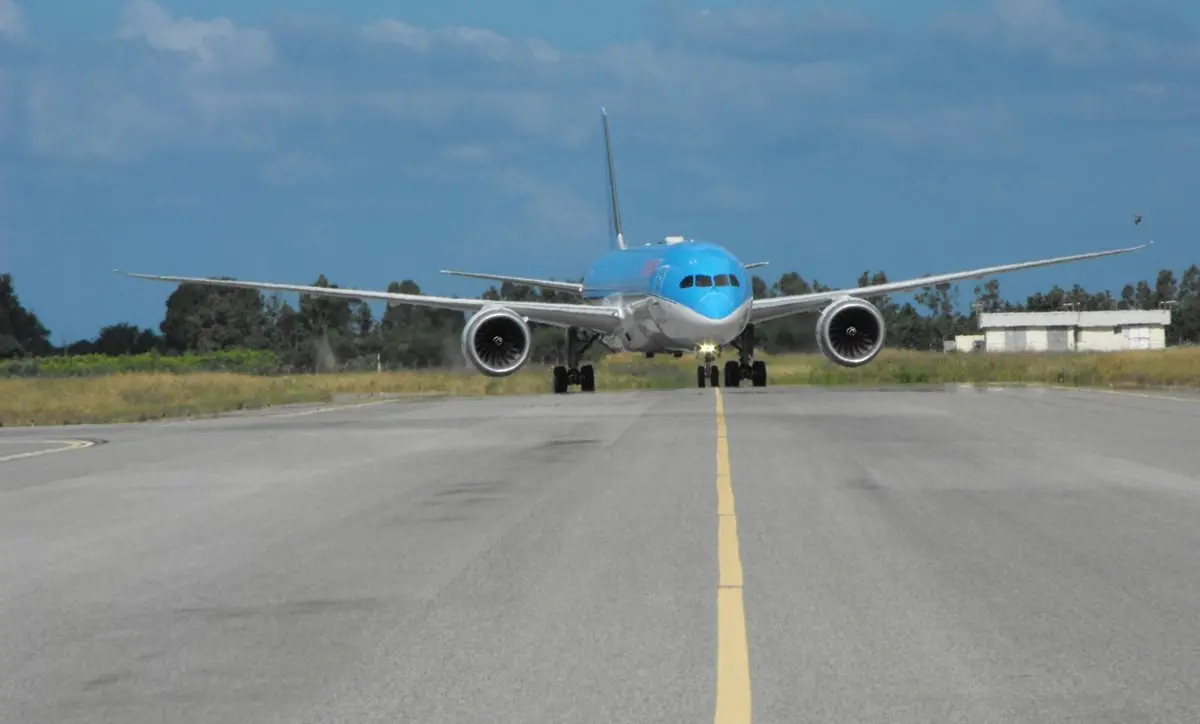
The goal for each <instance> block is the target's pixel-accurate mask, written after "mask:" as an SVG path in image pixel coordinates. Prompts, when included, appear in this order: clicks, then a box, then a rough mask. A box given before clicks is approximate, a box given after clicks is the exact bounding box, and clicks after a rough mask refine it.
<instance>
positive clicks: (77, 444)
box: [0, 438, 96, 463]
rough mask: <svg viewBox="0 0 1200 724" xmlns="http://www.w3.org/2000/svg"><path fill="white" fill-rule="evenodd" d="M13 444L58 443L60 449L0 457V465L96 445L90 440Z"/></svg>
mask: <svg viewBox="0 0 1200 724" xmlns="http://www.w3.org/2000/svg"><path fill="white" fill-rule="evenodd" d="M13 441H14V442H22V443H30V444H38V443H58V444H61V445H62V447H52V448H47V449H45V450H31V451H30V452H23V453H14V454H12V455H0V463H7V462H9V461H11V460H23V459H25V458H34V457H37V456H39V455H52V454H54V453H61V452H67V451H70V450H82V449H84V448H86V447H92V446H93V445H95V444H96V443H95V442H94V441H92V440H20V439H19V438H16V439H14V440H13Z"/></svg>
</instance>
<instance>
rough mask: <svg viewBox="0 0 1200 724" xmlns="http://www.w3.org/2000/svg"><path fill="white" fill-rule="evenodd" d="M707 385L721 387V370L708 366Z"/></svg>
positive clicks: (714, 366)
mask: <svg viewBox="0 0 1200 724" xmlns="http://www.w3.org/2000/svg"><path fill="white" fill-rule="evenodd" d="M708 384H710V385H711V386H713V387H720V386H721V370H720V369H718V368H717V366H716V365H710V366H709V368H708Z"/></svg>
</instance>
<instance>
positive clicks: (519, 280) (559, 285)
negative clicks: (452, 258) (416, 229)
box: [442, 269, 583, 294]
mask: <svg viewBox="0 0 1200 724" xmlns="http://www.w3.org/2000/svg"><path fill="white" fill-rule="evenodd" d="M442 273H443V274H450V275H452V276H457V277H472V278H474V279H491V280H494V281H499V282H512V283H513V284H523V285H525V286H527V287H541V288H542V289H554V290H555V291H560V292H574V293H575V294H579V293H581V292H582V291H583V285H582V284H578V283H576V282H559V281H554V280H553V279H533V278H531V277H514V276H507V275H504V274H482V273H480V272H465V271H453V270H451V269H443V270H442Z"/></svg>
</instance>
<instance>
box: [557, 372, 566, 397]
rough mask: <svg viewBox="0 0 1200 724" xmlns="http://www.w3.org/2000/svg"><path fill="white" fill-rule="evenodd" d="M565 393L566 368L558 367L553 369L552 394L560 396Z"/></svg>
mask: <svg viewBox="0 0 1200 724" xmlns="http://www.w3.org/2000/svg"><path fill="white" fill-rule="evenodd" d="M566 391H567V368H566V367H564V366H563V365H558V366H557V367H555V368H554V394H556V395H561V394H564V393H565V392H566Z"/></svg>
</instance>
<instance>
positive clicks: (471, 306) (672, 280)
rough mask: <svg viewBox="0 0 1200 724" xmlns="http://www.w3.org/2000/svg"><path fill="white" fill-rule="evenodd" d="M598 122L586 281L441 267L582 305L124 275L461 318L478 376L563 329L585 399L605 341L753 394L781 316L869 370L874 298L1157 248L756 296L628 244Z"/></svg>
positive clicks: (714, 255) (878, 323)
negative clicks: (600, 250)
mask: <svg viewBox="0 0 1200 724" xmlns="http://www.w3.org/2000/svg"><path fill="white" fill-rule="evenodd" d="M600 113H601V124H602V128H603V132H604V147H605V155H606V156H607V160H608V193H609V200H608V206H609V209H608V213H609V222H610V224H611V227H612V228H611V229H610V231H613V232H615V238H613V239H610V242H611V245H612V248H611V249H610V250H609V251H608V252H606V253H605V254H603V255H602V256H600V257H599V258H598V259H596V261H595V262H594V263H593V264H592V265H591V267H590V268H589V269H588V270H587V272H586V274H585V275H584V277H583V281H582V283H574V282H566V281H555V280H548V279H535V278H529V277H522V276H509V275H504V274H485V273H479V272H466V271H454V270H442V273H444V274H452V275H457V276H465V277H473V278H479V279H490V280H495V281H500V282H506V281H507V282H512V283H514V284H522V285H529V286H536V287H540V288H542V289H553V290H556V291H560V292H568V293H571V294H574V295H576V296H577V297H578V298H579V301H578V302H570V303H562V302H529V301H505V300H500V301H494V300H486V299H464V298H457V297H439V296H431V295H425V294H400V293H393V292H382V291H371V290H362V289H334V288H327V287H316V286H308V285H301V284H279V283H273V282H255V281H238V280H231V279H210V278H201V277H186V276H163V275H153V274H137V273H131V272H123V271H121V270H120V269H117V270H114V271H115V272H116V273H118V274H124V275H126V276H129V277H134V278H138V279H150V280H154V281H163V282H175V283H180V284H203V285H210V286H216V287H232V288H242V289H259V290H264V291H286V292H299V293H300V294H311V295H315V296H326V297H340V298H349V299H355V300H362V299H379V300H384V301H386V302H387V304H388V306H392V307H395V306H401V305H411V306H416V307H430V308H436V309H453V310H458V311H461V312H464V313H465V314H469V315H471V316H470V317H469V318H468V319H467V322H466V324H465V326H464V327H463V331H462V337H461V340H460V343H461V346H462V353H463V356H464V358H465V359H466V360H467V361H469V362H470V363H471V365H472V366H473V367H475V368H476V369H477V370H478V371H479V372H480V373H482V374H484V375H488V376H491V377H504V376H507V375H511V374H513V373H515V372H517V371H518V370H520V369H521V368H522V367H523V366H524V365H525V364H526V362H528V361H529V356H530V352H531V349H532V343H533V335H532V334H531V332H530V327H529V325H530V323H535V324H542V325H549V326H555V327H560V328H563V329H564V330H565V333H566V341H567V355H566V357H567V359H566V364H560V365H557V366H555V367H554V370H553V385H552V387H553V391H554V392H555V393H556V394H562V393H566V392H567V391H568V388H570V387H573V386H578V387H579V388H580V391H582V392H594V391H595V389H596V374H595V369H594V368H593V366H592V365H590V364H588V365H582V366H581V365H580V362H581V361H582V359H583V355H584V353H585V352H586V351H587V350H588V349H589V348H590V347H591V346H592V345H593V344H594V343H596V342H599V343H600V344H602V345H603V346H604V347H606V348H608V349H609V350H610V351H612V352H635V353H642V354H644V355H645V356H646V357H653V356H654V355H656V354H664V355H665V354H672V355H674V356H675V357H682V356H683V355H684V354H695V355H696V356H697V361H698V364H697V367H696V385H697V387H700V388H703V387H705V386H706V385H708V386H710V387H717V386H719V384H720V381H721V377H722V375H721V370H720V369H719V368H718V366H717V360H718V359H719V358H720V357H721V355H722V353H723V351H724V350H725V348H726V347H732V348H733V349H735V350H736V351H737V359H729V360H727V361H726V362H725V364H724V379H725V386H726V387H739V386H740V385H741V382H742V380H748V381H749V382H750V383H751V385H752V386H754V387H765V386H766V385H767V365H766V362H764V361H763V360H758V359H755V356H754V350H755V345H756V340H755V328H756V326H757V325H760V324H762V323H763V322H766V321H769V320H772V319H778V318H780V317H786V316H789V315H793V314H804V313H812V312H817V313H818V315H819V316H818V317H817V324H816V336H817V346H818V348H819V350H820V351H821V353H822V354H823V355H824V356H825V357H826V358H827V359H829V360H830V361H831V362H833V363H834V364H838V365H841V366H844V367H858V366H861V365H865V364H867V363H869V362H870V361H871V360H873V359H874V358H875V357H876V355H878V354H879V352H880V350H881V349H883V344H884V337H885V334H886V325H885V323H884V318H883V315H882V314H881V313H880V311H879V309H878V308H877V307H876V306H875V305H874V304H873V303H872V302H871V301H869V300H870V299H872V298H877V297H880V296H884V295H887V294H892V293H895V292H904V291H909V290H914V289H919V288H921V287H924V286H928V285H936V284H942V283H947V282H957V281H962V280H967V279H980V278H984V277H990V276H993V275H996V274H1003V273H1007V272H1012V271H1017V270H1020V269H1032V268H1035V267H1043V266H1050V265H1053V264H1063V263H1067V262H1073V261H1082V260H1084V259H1096V258H1099V257H1104V256H1113V255H1117V254H1126V253H1129V252H1132V251H1137V250H1138V249H1142V248H1144V247H1146V246H1147V244H1141V245H1139V246H1132V247H1127V248H1123V249H1111V250H1107V251H1095V252H1088V253H1084V254H1075V255H1072V256H1060V257H1054V258H1049V259H1039V260H1036V261H1026V262H1018V263H1014V264H1004V265H1000V266H991V267H985V268H982V269H973V270H970V271H962V272H950V273H947V274H938V275H933V276H924V277H920V278H917V279H907V280H903V281H896V282H887V283H885V284H873V285H869V286H864V287H857V288H845V289H835V290H830V291H824V292H811V293H808V294H792V295H787V296H780V297H770V298H763V299H755V298H754V294H753V290H752V288H751V276H750V274H749V270H751V269H754V268H757V267H761V266H765V265H766V264H768V263H769V262H752V263H743V262H742V261H740V260H739V259H738V257H737V256H736V255H735V254H734V253H733V252H731V251H729V250H728V249H726V248H724V247H723V246H721V245H719V244H715V243H711V242H706V241H699V240H695V239H690V238H685V237H683V236H678V235H676V236H668V237H666V238H665V239H664V240H663V241H661V242H650V243H644V244H641V245H634V244H629V243H627V242H626V240H625V233H624V229H623V227H622V224H621V206H620V202H619V201H618V199H617V183H616V172H615V170H614V167H613V152H612V139H611V135H610V133H609V127H608V112H607V111H606V110H605V109H604V108H603V107H601V109H600ZM1150 243H1153V242H1150Z"/></svg>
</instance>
